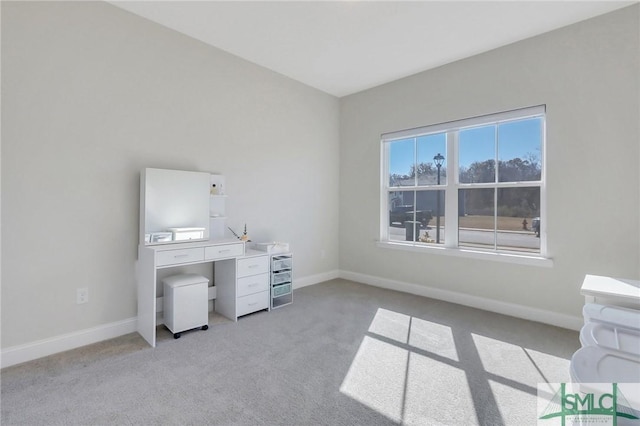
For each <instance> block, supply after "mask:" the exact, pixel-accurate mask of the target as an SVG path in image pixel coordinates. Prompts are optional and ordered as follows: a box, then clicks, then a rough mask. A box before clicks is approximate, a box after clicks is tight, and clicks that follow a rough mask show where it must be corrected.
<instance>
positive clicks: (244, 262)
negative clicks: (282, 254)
mask: <svg viewBox="0 0 640 426" xmlns="http://www.w3.org/2000/svg"><path fill="white" fill-rule="evenodd" d="M265 272H269V256H257V257H248V258H244V259H238V277H246V276H249V275H256V274H263V273H265Z"/></svg>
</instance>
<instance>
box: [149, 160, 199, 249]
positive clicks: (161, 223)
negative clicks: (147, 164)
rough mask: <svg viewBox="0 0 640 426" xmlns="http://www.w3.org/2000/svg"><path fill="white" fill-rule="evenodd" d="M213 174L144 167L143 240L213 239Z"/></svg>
mask: <svg viewBox="0 0 640 426" xmlns="http://www.w3.org/2000/svg"><path fill="white" fill-rule="evenodd" d="M209 179H210V175H209V173H204V172H186V171H181V170H165V169H149V168H148V169H144V170H143V171H142V173H141V175H140V243H142V242H144V244H146V245H151V244H167V243H178V242H185V241H190V240H191V241H193V240H208V239H209Z"/></svg>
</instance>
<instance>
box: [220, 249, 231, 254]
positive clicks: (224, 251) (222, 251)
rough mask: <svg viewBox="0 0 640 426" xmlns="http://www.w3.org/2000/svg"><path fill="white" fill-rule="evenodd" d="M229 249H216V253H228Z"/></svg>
mask: <svg viewBox="0 0 640 426" xmlns="http://www.w3.org/2000/svg"><path fill="white" fill-rule="evenodd" d="M230 251H231V249H225V250H218V253H229V252H230Z"/></svg>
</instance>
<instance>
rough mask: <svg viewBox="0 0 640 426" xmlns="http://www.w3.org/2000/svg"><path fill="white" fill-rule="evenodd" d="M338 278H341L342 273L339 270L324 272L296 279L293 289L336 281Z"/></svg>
mask: <svg viewBox="0 0 640 426" xmlns="http://www.w3.org/2000/svg"><path fill="white" fill-rule="evenodd" d="M336 278H340V271H339V270H337V269H336V270H333V271H329V272H323V273H322V274H316V275H310V276H308V277H302V278H296V279H294V280H293V288H294V289H296V288H302V287H306V286H308V285H313V284H318V283H321V282H324V281H329V280H335V279H336Z"/></svg>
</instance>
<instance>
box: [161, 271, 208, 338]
mask: <svg viewBox="0 0 640 426" xmlns="http://www.w3.org/2000/svg"><path fill="white" fill-rule="evenodd" d="M162 283H163V287H164V296H163V302H164V310H163V311H164V325H166V326H167V328H168V329H169V330H170V331H171V332H172V333H173V338H174V339H178V338H180V334H181V333H182V332H183V331H187V330H192V329H194V328H202V330H206V329H208V328H209V307H208V303H207V293H208V291H207V287H208V284H209V279H208V278H206V277H203V276H202V275H198V274H178V275H172V276H170V277H167V278H165V279H163V280H162Z"/></svg>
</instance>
